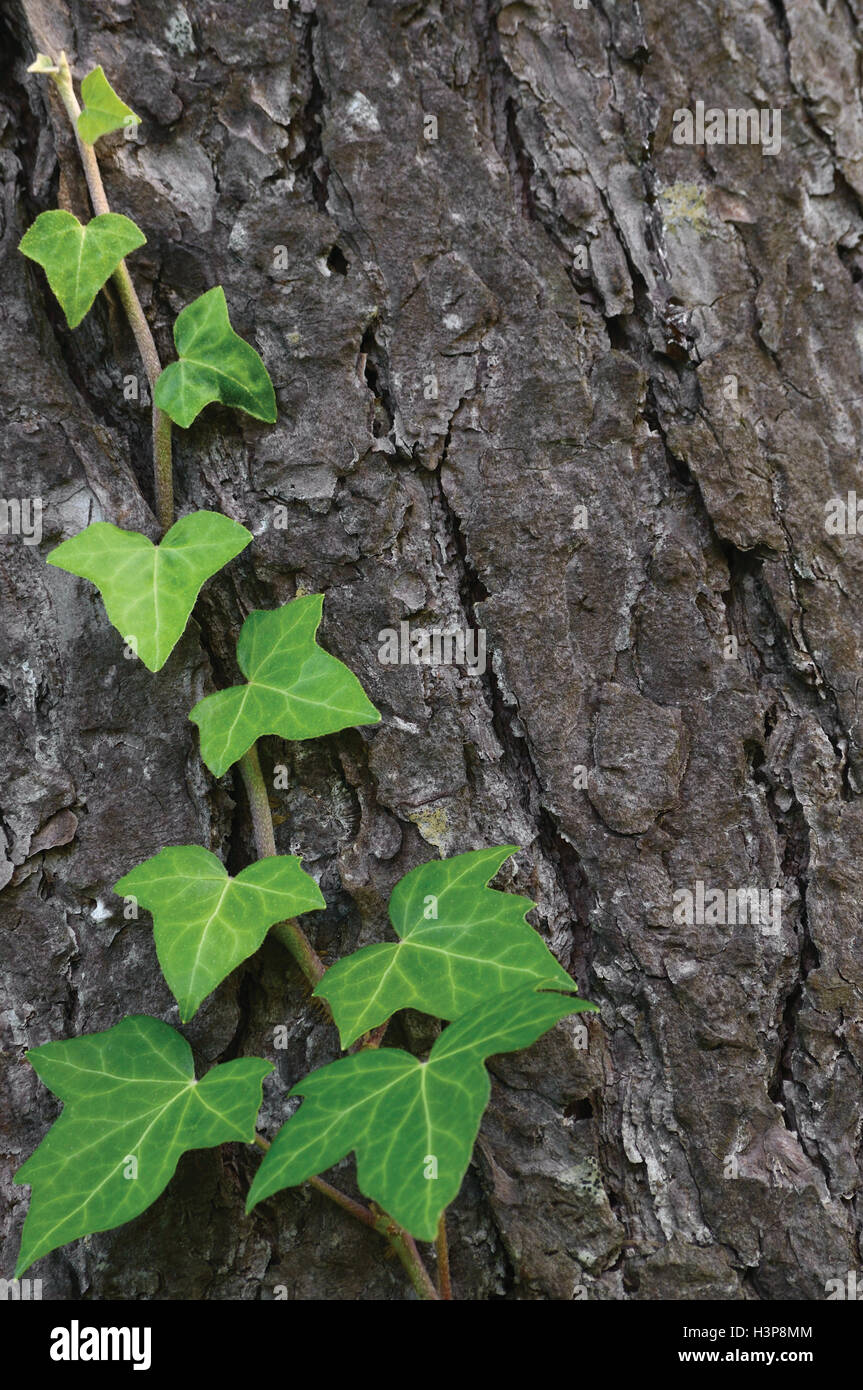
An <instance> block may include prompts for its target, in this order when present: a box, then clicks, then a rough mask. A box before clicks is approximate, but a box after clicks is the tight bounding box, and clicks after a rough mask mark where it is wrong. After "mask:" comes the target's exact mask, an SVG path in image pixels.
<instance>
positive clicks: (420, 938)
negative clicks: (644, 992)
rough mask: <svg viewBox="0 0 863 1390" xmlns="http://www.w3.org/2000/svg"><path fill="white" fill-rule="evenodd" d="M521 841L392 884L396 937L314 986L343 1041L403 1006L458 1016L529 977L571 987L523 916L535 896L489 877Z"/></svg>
mask: <svg viewBox="0 0 863 1390" xmlns="http://www.w3.org/2000/svg"><path fill="white" fill-rule="evenodd" d="M517 849H518V845H501V846H498V847H497V848H494V849H479V850H472V851H471V852H470V853H468V854H458V855H455V856H454V857H453V858H452V859H433V860H431V861H430V862H429V863H428V864H420V866H419V868H417V869H412V870H411V872H410V873H409V874H405V876H404V878H403V879H401V880H400V881H399V882H398V883H397V884H396V886H395V888H394V889H393V891H392V895H391V897H390V908H389V911H390V921H391V922H392V924H393V927H394V928H395V931H396V934H397V936H399V937H401V940H400V941H399V943H398V945H387V944H380V945H377V946H364V947H362V949H361V950H359V951H355V952H354V954H353V955H351V956H346V957H345V959H344V960H340V961H338V962H337V963H336V964H335V965H333V966H331V968H330V969H329V970H328V971H327V973H326V974H325V975H324V978H323V979H322V980H321V982H320V984H319V985H318V987H317V989H316V990H315V994H318V995H320V996H321V997H322V998H324V999H326V1000H327V1002H328V1004H329V1006H330V1009H331V1010H332V1014H333V1018H334V1020H335V1022H336V1026H337V1027H338V1030H339V1034H340V1037H341V1042H342V1047H343V1048H347V1047H350V1045H351V1043H352V1042H355V1041H356V1039H357V1038H358V1037H359V1036H360V1034H361V1033H365V1032H367V1031H368V1029H370V1028H376V1027H377V1025H378V1024H379V1023H383V1022H384V1021H385V1020H386V1019H388V1018H389V1017H390V1015H391V1014H394V1013H395V1012H396V1010H397V1009H406V1008H413V1009H421V1010H422V1011H423V1012H424V1013H428V1014H434V1015H435V1017H436V1018H446V1019H453V1018H460V1017H461V1015H462V1014H465V1013H467V1012H468V1010H470V1009H473V1008H475V1007H476V1005H477V1004H480V1003H482V1001H483V1000H484V999H486V998H488V997H489V995H492V994H499V993H500V992H501V991H502V990H508V989H514V988H515V987H516V986H517V985H525V984H529V983H531V982H532V981H533V982H536V981H540V980H542V981H545V982H546V983H548V982H551V984H552V985H553V986H554V987H555V988H557V989H566V990H573V989H574V988H575V986H574V984H573V982H572V979H571V978H570V976H569V975H568V974H567V973H566V971H565V970H564V969H563V967H562V966H561V965H559V964H558V963H557V961H556V960H555V958H554V956H553V955H552V954H551V952H550V951H549V949H548V947H547V946H546V945H545V942H544V941H543V940H542V938H541V937H540V936H539V935H538V934H537V933H536V932H535V931H534V930H533V927H531V926H529V925H528V923H527V921H526V917H525V914H526V913H527V912H528V911H529V910H530V908H532V907H534V906H535V904H534V903H532V902H531V901H530V899H529V898H522V897H518V896H517V895H516V894H514V893H499V892H498V891H497V890H496V889H494V888H489V887H488V886H487V885H488V883H489V880H490V879H491V878H493V877H494V875H495V874H496V873H497V871H498V869H499V868H500V866H501V864H502V863H503V861H504V860H505V859H508V858H509V856H510V855H511V854H514V853H515V852H516V850H517Z"/></svg>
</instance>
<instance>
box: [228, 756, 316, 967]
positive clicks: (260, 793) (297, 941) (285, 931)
mask: <svg viewBox="0 0 863 1390" xmlns="http://www.w3.org/2000/svg"><path fill="white" fill-rule="evenodd" d="M240 772H241V773H242V776H243V782H244V783H245V787H246V795H247V796H248V798H249V807H250V809H251V812H252V827H253V829H254V832H255V847H256V849H257V851H258V858H259V859H269V858H270V856H271V855H274V854H275V852H276V835H275V831H274V829H273V813H272V811H271V810H270V798H269V795H268V793H267V784H266V782H265V781H264V774H263V772H262V771H261V760H260V758H259V757H258V746H257V744H256V743H253V744H252V746H251V748H250V749H249V751H248V753H244V754H243V756H242V758H241V759H240ZM272 932H273V936H274V937H275V938H276V940H277V941H281V943H282V945H283V946H286V947H287V949H288V950H289V951H290V953H291V955H292V956H293V957H294V960H295V961H296V962H297V965H298V966H299V967H300V969H301V970H302V972H303V974H304V975H305V977H306V979H307V980H308V981H309V984H311V985H316V984H317V983H318V981H319V980H320V979H322V978H323V974H324V965H323V961H322V960H321V958H320V956H319V955H318V953H317V951H316V950H315V948H314V947H313V946H312V943H311V942H310V941H309V938H308V937H307V936H306V934H305V932H304V931H303V929H302V927H301V926H299V924H298V923H297V922H295V921H294V920H293V919H292V918H289V919H288V921H286V922H279V923H278V924H277V925H276V926H275V927H273V928H272Z"/></svg>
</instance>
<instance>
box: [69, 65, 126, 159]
mask: <svg viewBox="0 0 863 1390" xmlns="http://www.w3.org/2000/svg"><path fill="white" fill-rule="evenodd" d="M81 96H82V97H83V99H84V110H83V111H82V112H81V114H80V116H79V117H78V134H79V135H80V137H81V139H82V140H86V142H87V144H88V145H93V144H95V142H96V141H97V140H98V139H99V136H100V135H110V134H111V131H112V130H122V129H123V127H124V126H129V125H140V124H141V117H140V116H136V115H135V113H134V111H133V110H132V108H131V106H127V105H126V103H125V101H121V100H120V98H119V97H118V96H117V93H116V92H115V91H114V89H113V87H112V86H111V84H110V82H109V81H108V79H107V77H106V76H105V74H104V72H103V71H102V69H101V68H100V67H99V68H94V69H93V71H92V72H88V73H87V76H86V77H85V78H84V81H83V82H82V83H81Z"/></svg>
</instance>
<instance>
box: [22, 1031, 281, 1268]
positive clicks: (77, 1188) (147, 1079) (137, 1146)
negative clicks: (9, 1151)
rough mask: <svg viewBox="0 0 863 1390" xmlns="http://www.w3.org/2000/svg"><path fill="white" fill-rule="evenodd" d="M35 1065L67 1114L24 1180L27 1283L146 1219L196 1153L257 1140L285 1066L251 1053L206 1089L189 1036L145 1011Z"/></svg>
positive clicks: (34, 1056)
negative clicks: (36, 1265)
mask: <svg viewBox="0 0 863 1390" xmlns="http://www.w3.org/2000/svg"><path fill="white" fill-rule="evenodd" d="M27 1057H28V1060H29V1061H30V1062H31V1063H32V1065H33V1067H34V1068H35V1069H36V1071H37V1072H38V1074H39V1076H40V1077H41V1078H42V1080H43V1081H44V1083H45V1085H46V1086H48V1087H49V1089H50V1090H52V1091H53V1092H54V1094H55V1095H57V1096H59V1097H60V1099H61V1100H62V1101H63V1102H64V1109H63V1113H62V1114H61V1116H60V1118H59V1120H57V1121H56V1122H55V1124H54V1125H52V1127H51V1129H50V1130H49V1131H48V1133H47V1135H46V1136H45V1138H44V1139H43V1140H42V1143H41V1144H40V1145H39V1147H38V1149H37V1150H36V1152H35V1153H34V1154H33V1155H32V1157H31V1158H28V1160H27V1162H26V1163H25V1164H23V1166H22V1167H21V1168H19V1169H18V1172H17V1173H16V1175H15V1181H16V1182H17V1183H30V1184H31V1186H32V1188H33V1192H32V1196H31V1199H30V1210H29V1212H28V1213H27V1220H26V1221H25V1223H24V1233H23V1236H22V1239H21V1251H20V1254H19V1256H18V1267H17V1270H16V1272H15V1277H16V1278H18V1277H20V1275H22V1274H23V1273H24V1271H25V1269H28V1268H29V1266H30V1265H31V1264H32V1263H33V1261H34V1260H38V1259H39V1257H40V1256H41V1255H45V1254H47V1253H48V1251H49V1250H56V1249H57V1247H58V1246H60V1245H65V1244H66V1243H67V1241H70V1240H77V1238H78V1237H79V1236H86V1235H90V1234H91V1233H92V1232H93V1231H109V1230H111V1229H112V1228H113V1227H114V1226H120V1225H122V1224H123V1222H125V1221H131V1220H132V1218H133V1217H134V1216H138V1215H139V1213H140V1212H142V1211H144V1210H145V1208H147V1207H148V1206H149V1205H150V1203H151V1202H154V1201H155V1199H156V1198H157V1197H158V1196H159V1193H160V1192H162V1191H163V1190H164V1188H165V1187H166V1186H167V1184H168V1182H169V1181H170V1179H171V1177H172V1176H173V1174H174V1170H175V1169H176V1167H177V1163H178V1161H179V1159H180V1156H181V1155H182V1154H184V1153H185V1152H186V1151H187V1150H188V1149H211V1148H213V1147H214V1146H215V1145H216V1144H223V1143H227V1142H228V1141H229V1140H231V1139H239V1140H244V1141H245V1142H246V1143H251V1142H252V1140H253V1139H254V1134H255V1118H256V1116H257V1113H258V1110H259V1108H260V1104H261V1083H262V1081H263V1079H264V1077H265V1076H266V1075H267V1073H268V1072H271V1071H272V1070H273V1068H272V1065H271V1064H270V1063H269V1062H265V1061H262V1059H261V1058H260V1057H243V1058H240V1059H239V1060H237V1061H233V1062H225V1063H224V1064H223V1065H221V1066H217V1067H212V1068H211V1069H210V1071H208V1072H207V1075H206V1076H205V1077H204V1078H203V1079H202V1080H201V1081H196V1080H195V1068H194V1063H193V1060H192V1050H191V1048H190V1047H189V1044H188V1043H187V1042H186V1040H185V1038H183V1037H181V1036H180V1034H179V1033H175V1032H174V1029H173V1028H169V1027H168V1025H167V1023H160V1022H159V1020H158V1019H155V1018H146V1017H144V1016H143V1015H141V1014H139V1015H133V1016H132V1017H131V1018H124V1019H123V1022H122V1023H118V1024H117V1025H116V1027H114V1028H109V1029H108V1030H107V1032H104V1033H89V1034H87V1035H85V1036H84V1037H80V1038H72V1039H71V1040H70V1041H69V1042H52V1043H46V1044H45V1046H44V1047H37V1048H35V1049H34V1050H32V1051H30V1052H28V1053H27Z"/></svg>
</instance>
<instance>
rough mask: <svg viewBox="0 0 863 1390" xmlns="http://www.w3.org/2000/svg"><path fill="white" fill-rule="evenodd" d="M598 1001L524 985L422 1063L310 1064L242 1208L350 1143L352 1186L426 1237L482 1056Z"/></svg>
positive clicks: (363, 1058)
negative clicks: (295, 1106)
mask: <svg viewBox="0 0 863 1390" xmlns="http://www.w3.org/2000/svg"><path fill="white" fill-rule="evenodd" d="M595 1007H596V1006H595V1005H593V1004H589V1003H588V1002H587V1000H583V999H582V1000H577V999H573V998H572V997H571V996H569V995H561V994H546V993H541V992H538V991H537V989H536V987H535V986H531V985H526V986H522V987H521V988H519V989H515V990H509V991H507V992H506V993H505V994H498V995H495V997H494V999H492V1000H491V1001H489V1002H488V1003H485V1004H481V1005H480V1006H479V1008H477V1009H473V1010H472V1011H471V1012H470V1013H467V1014H464V1015H463V1016H462V1017H461V1018H460V1019H459V1020H458V1022H457V1023H452V1024H450V1026H449V1028H446V1029H445V1030H444V1032H443V1033H442V1034H441V1036H440V1037H439V1038H438V1040H437V1042H436V1043H435V1045H434V1047H433V1048H432V1050H431V1053H430V1055H429V1059H428V1061H427V1062H419V1061H417V1059H416V1058H415V1057H411V1055H410V1054H409V1053H407V1052H402V1051H400V1050H399V1049H397V1048H389V1047H385V1048H381V1049H379V1050H376V1051H370V1050H369V1051H365V1052H357V1053H355V1054H354V1056H353V1057H343V1058H341V1060H340V1061H338V1062H331V1063H330V1064H329V1065H328V1066H325V1067H321V1068H320V1069H319V1070H318V1071H315V1072H312V1074H311V1075H310V1076H307V1077H306V1079H305V1080H304V1081H301V1082H300V1083H299V1085H297V1086H295V1087H294V1089H293V1090H292V1091H291V1095H292V1096H293V1095H302V1096H304V1097H305V1099H304V1101H303V1103H302V1105H301V1106H300V1108H299V1110H298V1111H297V1112H296V1114H295V1115H294V1116H292V1118H291V1119H290V1120H288V1121H287V1123H286V1124H285V1125H283V1126H282V1128H281V1129H280V1130H279V1133H278V1134H277V1135H276V1138H275V1140H274V1141H273V1143H272V1145H271V1146H270V1148H269V1150H268V1152H267V1155H266V1157H265V1158H264V1161H263V1163H262V1164H261V1166H260V1168H259V1169H258V1171H257V1173H256V1175H255V1180H254V1182H253V1183H252V1187H251V1190H250V1192H249V1198H248V1202H247V1204H246V1210H247V1211H251V1209H252V1207H254V1206H255V1205H256V1204H257V1203H258V1202H261V1201H263V1200H264V1198H265V1197H269V1196H271V1195H272V1193H274V1192H278V1191H279V1190H280V1189H281V1188H283V1187H295V1186H296V1185H297V1184H298V1183H301V1182H305V1180H306V1179H307V1178H311V1177H314V1176H315V1175H316V1174H318V1173H322V1172H324V1171H325V1170H326V1169H327V1168H331V1167H332V1166H333V1164H334V1163H338V1162H339V1160H340V1159H342V1158H344V1157H345V1155H346V1154H348V1153H350V1151H351V1150H352V1149H353V1150H354V1151H355V1152H356V1156H357V1182H358V1184H359V1187H360V1191H361V1192H363V1193H365V1195H366V1196H367V1197H369V1198H371V1200H372V1201H374V1202H377V1203H378V1204H379V1205H380V1206H381V1207H383V1209H384V1210H385V1211H387V1212H388V1213H389V1214H390V1216H392V1217H394V1218H395V1220H396V1221H398V1222H399V1223H400V1224H401V1225H402V1226H404V1228H405V1230H407V1231H409V1232H410V1234H411V1235H412V1236H415V1237H416V1238H417V1239H418V1240H434V1238H435V1235H436V1233H437V1227H438V1220H439V1218H440V1214H441V1212H442V1211H443V1210H444V1208H445V1207H447V1206H448V1205H449V1203H450V1202H451V1201H452V1200H453V1198H454V1197H455V1196H456V1195H457V1193H458V1190H459V1188H460V1187H461V1182H462V1178H463V1177H464V1175H465V1172H466V1170H467V1166H468V1163H469V1162H470V1156H471V1151H472V1149H473V1145H474V1140H475V1139H476V1136H477V1132H478V1130H479V1124H480V1120H481V1119H482V1114H483V1111H484V1110H485V1107H486V1105H487V1104H488V1097H489V1089H490V1087H489V1079H488V1073H487V1071H486V1069H485V1066H484V1065H483V1063H484V1062H485V1059H486V1058H487V1057H491V1056H492V1055H493V1054H495V1053H498V1052H514V1051H516V1050H517V1049H518V1048H522V1047H528V1046H530V1044H531V1043H532V1042H535V1041H536V1039H537V1038H538V1037H539V1036H540V1035H541V1034H542V1033H544V1032H545V1031H546V1030H547V1029H548V1028H550V1027H551V1026H552V1024H553V1023H556V1022H557V1020H558V1019H560V1018H564V1017H565V1016H566V1015H567V1014H571V1013H578V1012H580V1011H582V1010H586V1009H594V1008H595Z"/></svg>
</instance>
